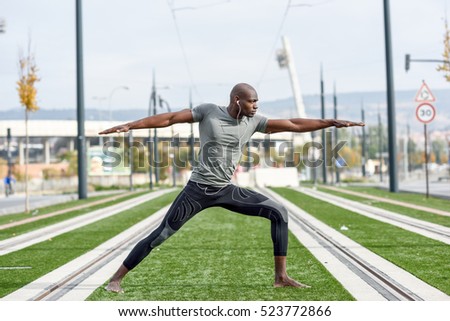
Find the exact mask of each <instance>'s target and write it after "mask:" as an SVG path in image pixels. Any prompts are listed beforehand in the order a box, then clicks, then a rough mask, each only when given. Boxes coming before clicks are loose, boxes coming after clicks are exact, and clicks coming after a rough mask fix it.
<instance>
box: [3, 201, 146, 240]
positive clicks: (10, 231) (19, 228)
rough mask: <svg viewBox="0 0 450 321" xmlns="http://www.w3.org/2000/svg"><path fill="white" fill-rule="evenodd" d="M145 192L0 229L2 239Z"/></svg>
mask: <svg viewBox="0 0 450 321" xmlns="http://www.w3.org/2000/svg"><path fill="white" fill-rule="evenodd" d="M145 193H148V192H140V193H136V194H127V195H126V196H123V197H121V196H120V195H117V198H115V199H114V200H112V201H109V202H105V203H101V204H96V205H93V206H88V207H84V208H82V209H78V210H74V211H70V212H67V213H64V214H61V215H57V216H52V217H48V218H44V219H42V220H38V221H35V222H30V223H26V224H22V225H18V226H14V227H11V228H7V229H4V230H0V240H5V239H8V238H10V237H14V236H18V235H21V234H24V233H27V232H31V231H34V230H37V229H39V228H42V227H45V226H48V225H52V224H56V223H59V222H62V221H65V220H68V219H71V218H73V217H76V216H80V215H83V214H87V213H90V212H92V211H95V210H98V209H101V208H104V207H107V206H112V205H115V204H118V203H121V202H124V201H127V200H129V199H132V198H135V197H138V196H142V195H143V194H145Z"/></svg>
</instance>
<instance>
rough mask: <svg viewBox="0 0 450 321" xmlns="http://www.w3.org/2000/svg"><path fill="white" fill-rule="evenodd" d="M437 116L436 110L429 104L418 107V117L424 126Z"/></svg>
mask: <svg viewBox="0 0 450 321" xmlns="http://www.w3.org/2000/svg"><path fill="white" fill-rule="evenodd" d="M435 116H436V110H435V109H434V107H433V105H431V104H429V103H422V104H420V105H419V106H417V109H416V117H417V119H418V120H419V121H421V122H422V123H424V124H428V123H430V122H431V121H432V120H433V119H434V117H435Z"/></svg>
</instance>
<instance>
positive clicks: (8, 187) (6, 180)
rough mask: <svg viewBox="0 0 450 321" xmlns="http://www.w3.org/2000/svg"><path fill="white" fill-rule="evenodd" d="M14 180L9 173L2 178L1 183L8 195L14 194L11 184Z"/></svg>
mask: <svg viewBox="0 0 450 321" xmlns="http://www.w3.org/2000/svg"><path fill="white" fill-rule="evenodd" d="M15 182H16V180H15V179H14V178H13V177H12V176H11V174H8V175H6V177H5V178H4V179H3V183H4V185H5V195H6V197H8V196H9V195H12V194H14V186H13V184H14V183H15Z"/></svg>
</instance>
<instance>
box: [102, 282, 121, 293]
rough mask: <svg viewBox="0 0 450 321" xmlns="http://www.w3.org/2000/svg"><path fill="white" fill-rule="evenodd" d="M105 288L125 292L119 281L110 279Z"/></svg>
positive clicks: (115, 291) (110, 290)
mask: <svg viewBox="0 0 450 321" xmlns="http://www.w3.org/2000/svg"><path fill="white" fill-rule="evenodd" d="M105 290H106V291H109V292H114V293H123V292H124V291H123V289H122V287H121V286H120V282H119V281H110V282H109V283H108V285H107V286H105Z"/></svg>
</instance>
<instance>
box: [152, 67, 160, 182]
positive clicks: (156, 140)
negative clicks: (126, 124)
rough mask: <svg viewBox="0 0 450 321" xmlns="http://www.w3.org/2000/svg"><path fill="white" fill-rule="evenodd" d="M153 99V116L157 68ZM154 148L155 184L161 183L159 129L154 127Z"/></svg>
mask: <svg viewBox="0 0 450 321" xmlns="http://www.w3.org/2000/svg"><path fill="white" fill-rule="evenodd" d="M152 91H153V93H152V100H153V116H156V81H155V69H153V88H152ZM153 149H154V153H155V166H154V169H155V184H158V183H159V153H158V131H157V130H156V128H154V129H153Z"/></svg>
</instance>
